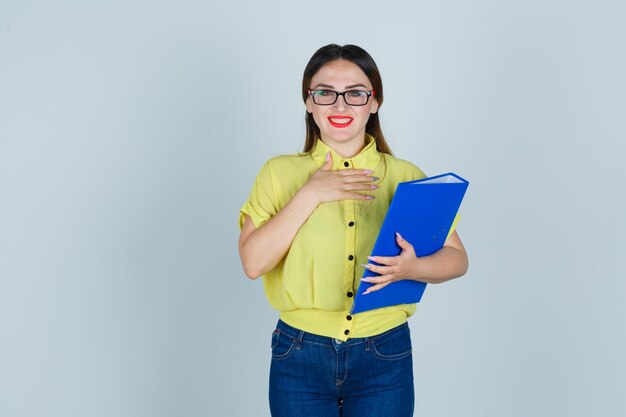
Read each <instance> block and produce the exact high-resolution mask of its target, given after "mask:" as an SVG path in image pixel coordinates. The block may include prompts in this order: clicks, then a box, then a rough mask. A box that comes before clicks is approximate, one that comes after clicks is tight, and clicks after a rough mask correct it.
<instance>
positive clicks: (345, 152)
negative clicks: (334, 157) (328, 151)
mask: <svg viewBox="0 0 626 417" xmlns="http://www.w3.org/2000/svg"><path fill="white" fill-rule="evenodd" d="M322 141H323V142H324V143H325V144H326V145H328V146H330V147H331V148H332V149H333V150H334V151H335V152H337V153H338V154H339V156H341V157H342V158H345V159H348V158H352V157H353V156H355V155H357V154H358V153H359V152H361V150H362V149H363V148H364V147H365V136H363V140H360V141H355V140H352V141H348V142H337V141H333V140H327V139H322Z"/></svg>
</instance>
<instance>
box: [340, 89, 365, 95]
mask: <svg viewBox="0 0 626 417" xmlns="http://www.w3.org/2000/svg"><path fill="white" fill-rule="evenodd" d="M345 94H346V95H347V96H350V97H361V96H362V95H363V94H365V92H364V91H358V90H352V91H346V93H345Z"/></svg>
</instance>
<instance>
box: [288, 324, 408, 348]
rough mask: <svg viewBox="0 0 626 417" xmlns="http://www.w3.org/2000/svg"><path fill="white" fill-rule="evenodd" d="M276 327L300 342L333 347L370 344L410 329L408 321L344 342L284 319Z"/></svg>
mask: <svg viewBox="0 0 626 417" xmlns="http://www.w3.org/2000/svg"><path fill="white" fill-rule="evenodd" d="M276 329H277V330H278V331H279V332H281V333H282V334H285V335H287V336H289V337H290V338H292V339H294V340H297V341H298V344H300V343H314V344H318V345H327V346H333V347H338V346H339V345H341V346H343V347H348V346H352V345H357V344H361V343H365V345H366V346H368V345H369V341H370V340H378V339H380V338H384V337H387V336H393V335H394V334H395V333H397V332H402V331H408V330H409V325H408V323H406V322H405V323H402V324H401V325H399V326H397V327H394V328H393V329H390V330H387V331H386V332H383V333H381V334H377V335H375V336H369V337H355V338H350V339H348V340H346V341H345V342H342V341H341V340H338V339H334V338H332V337H327V336H320V335H317V334H313V333H309V332H305V331H304V330H300V329H297V328H295V327H293V326H290V325H288V324H287V323H285V322H284V321H282V320H278V324H277V325H276Z"/></svg>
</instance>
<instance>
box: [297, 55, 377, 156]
mask: <svg viewBox="0 0 626 417" xmlns="http://www.w3.org/2000/svg"><path fill="white" fill-rule="evenodd" d="M309 89H310V90H334V91H337V92H340V93H342V92H344V91H348V90H360V91H372V84H371V83H370V81H369V79H368V78H367V75H365V73H364V72H363V71H362V70H361V68H359V67H358V66H357V65H356V64H353V63H352V62H350V61H346V60H335V61H331V62H329V63H328V64H326V65H324V66H323V67H322V68H320V69H319V71H317V73H316V74H315V75H314V76H313V78H312V79H311V85H310V86H309ZM306 109H307V111H308V112H309V113H312V114H313V119H314V120H315V123H316V124H317V126H318V127H319V129H320V133H321V136H322V140H323V141H324V142H325V143H326V144H327V145H329V146H330V147H332V148H334V149H338V148H339V149H342V148H343V149H345V148H347V147H349V148H352V147H358V149H359V150H360V149H361V147H362V146H363V143H364V140H365V126H366V124H367V120H368V119H369V116H370V114H373V113H376V111H377V110H378V101H377V100H376V98H375V96H374V95H373V96H371V97H370V98H369V101H368V102H367V104H366V105H364V106H350V105H348V104H346V102H345V99H344V97H343V96H339V97H337V101H336V102H335V104H332V105H329V106H322V105H318V104H315V103H314V102H313V99H312V97H311V96H310V95H309V97H308V98H307V100H306Z"/></svg>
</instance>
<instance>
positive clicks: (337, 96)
mask: <svg viewBox="0 0 626 417" xmlns="http://www.w3.org/2000/svg"><path fill="white" fill-rule="evenodd" d="M320 91H324V92H327V93H335V100H334V101H333V102H332V103H318V102H316V101H315V93H317V92H320ZM354 92H358V93H365V94H366V95H367V99H365V103H363V104H350V103H348V101H347V100H346V94H349V93H354ZM307 94H308V95H310V96H311V99H312V100H313V103H315V104H317V105H318V106H332V105H333V104H335V103H336V102H337V100H338V99H339V96H343V101H344V102H345V103H346V104H347V105H348V106H365V105H366V104H367V103H369V101H370V97H371V96H373V95H376V91H375V90H371V91H363V90H348V91H344V92H343V93H340V92H339V91H335V90H327V89H323V90H307Z"/></svg>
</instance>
